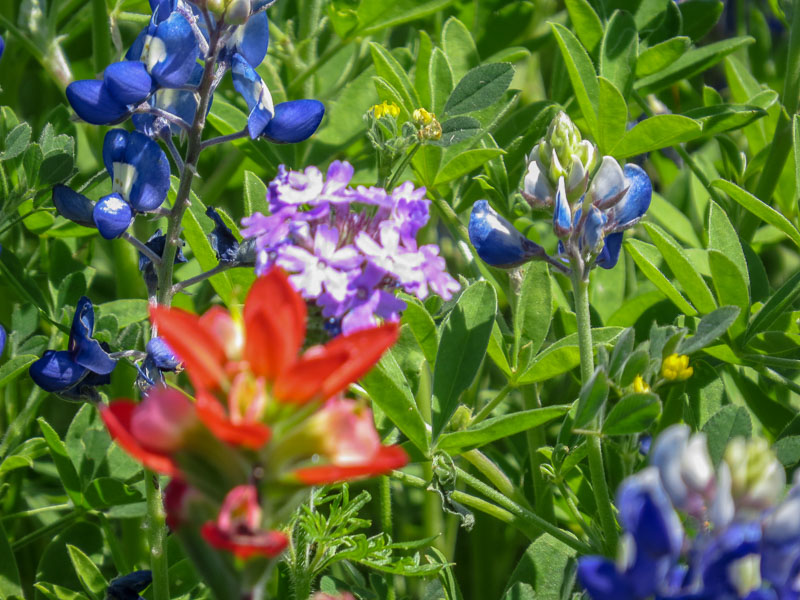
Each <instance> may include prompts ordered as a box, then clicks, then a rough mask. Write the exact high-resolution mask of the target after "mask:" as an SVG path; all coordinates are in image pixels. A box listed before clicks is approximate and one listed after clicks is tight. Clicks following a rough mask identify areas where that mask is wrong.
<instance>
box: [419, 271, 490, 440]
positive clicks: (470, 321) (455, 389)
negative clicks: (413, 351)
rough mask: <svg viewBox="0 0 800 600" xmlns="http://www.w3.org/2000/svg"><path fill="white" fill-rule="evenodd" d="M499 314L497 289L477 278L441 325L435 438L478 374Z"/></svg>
mask: <svg viewBox="0 0 800 600" xmlns="http://www.w3.org/2000/svg"><path fill="white" fill-rule="evenodd" d="M496 313H497V295H496V294H495V291H494V288H493V287H492V285H491V284H490V283H488V282H486V281H478V282H476V283H473V284H472V285H471V286H469V287H468V288H467V289H466V290H464V292H463V293H462V294H461V296H460V297H459V299H458V302H457V303H456V306H455V308H453V310H452V311H451V312H450V314H449V315H447V319H446V320H445V322H444V323H443V324H442V335H441V342H440V343H439V350H438V352H437V354H436V365H435V367H434V371H433V406H432V408H433V411H432V413H433V423H432V425H433V439H434V440H436V438H438V437H439V434H440V433H441V432H442V430H443V429H444V428H445V426H446V425H447V423H448V421H449V420H450V417H452V416H453V413H454V412H455V411H456V408H457V407H458V401H459V398H460V396H461V393H462V392H463V391H464V390H466V389H467V388H468V387H469V386H470V385H471V384H472V380H473V379H475V376H476V374H477V373H478V368H479V367H480V365H481V362H483V357H484V355H485V354H486V347H487V345H488V344H489V336H490V335H491V331H492V325H493V323H494V319H495V314H496Z"/></svg>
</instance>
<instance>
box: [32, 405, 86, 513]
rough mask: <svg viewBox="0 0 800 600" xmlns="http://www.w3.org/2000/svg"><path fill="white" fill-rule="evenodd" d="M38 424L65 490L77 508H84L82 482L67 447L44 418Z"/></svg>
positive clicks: (40, 418)
mask: <svg viewBox="0 0 800 600" xmlns="http://www.w3.org/2000/svg"><path fill="white" fill-rule="evenodd" d="M37 422H38V423H39V429H41V431H42V435H43V436H44V441H45V442H46V443H47V447H48V449H49V450H50V457H51V458H52V459H53V463H54V464H55V465H56V470H57V471H58V476H59V478H60V479H61V484H62V485H63V486H64V490H65V491H66V492H67V495H68V496H69V497H70V500H72V502H73V504H75V506H84V505H85V501H84V499H83V494H82V493H81V480H80V477H78V472H77V471H76V470H75V465H73V464H72V461H71V460H70V458H69V455H68V454H67V447H66V446H65V445H64V442H62V441H61V438H59V437H58V434H57V433H56V432H55V431H54V430H53V428H52V427H50V424H49V423H48V422H47V421H45V420H44V418H43V417H39V418H38V419H37Z"/></svg>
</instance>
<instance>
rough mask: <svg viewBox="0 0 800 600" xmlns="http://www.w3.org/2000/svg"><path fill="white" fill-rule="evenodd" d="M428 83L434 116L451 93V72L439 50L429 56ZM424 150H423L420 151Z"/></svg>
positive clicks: (439, 111)
mask: <svg viewBox="0 0 800 600" xmlns="http://www.w3.org/2000/svg"><path fill="white" fill-rule="evenodd" d="M428 70H429V73H428V81H429V82H430V92H429V93H430V96H431V110H432V111H433V112H435V113H436V114H439V113H441V112H442V111H443V110H444V105H445V103H446V102H447V99H448V98H449V97H450V94H451V92H452V91H453V71H452V67H451V66H450V62H449V61H448V60H447V56H446V55H445V53H444V52H443V51H442V49H441V48H434V49H433V54H431V64H430V67H429V69H428ZM422 150H423V151H424V150H426V149H425V148H423V149H422Z"/></svg>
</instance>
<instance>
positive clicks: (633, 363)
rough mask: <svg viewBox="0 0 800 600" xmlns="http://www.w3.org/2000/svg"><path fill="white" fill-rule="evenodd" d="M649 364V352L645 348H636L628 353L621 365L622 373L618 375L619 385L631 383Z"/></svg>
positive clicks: (624, 385) (625, 385)
mask: <svg viewBox="0 0 800 600" xmlns="http://www.w3.org/2000/svg"><path fill="white" fill-rule="evenodd" d="M649 365H650V354H649V353H648V352H647V350H636V351H634V352H633V353H632V354H630V356H628V357H627V359H626V360H625V364H624V365H623V367H622V373H621V374H620V377H619V385H620V387H628V386H629V385H631V384H632V383H633V380H634V379H636V376H637V375H641V374H643V373H644V372H645V370H647V367H648V366H649Z"/></svg>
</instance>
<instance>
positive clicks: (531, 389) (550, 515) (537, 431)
mask: <svg viewBox="0 0 800 600" xmlns="http://www.w3.org/2000/svg"><path fill="white" fill-rule="evenodd" d="M522 398H523V400H524V402H525V409H526V410H530V409H533V408H541V406H542V403H541V402H540V400H539V389H538V384H534V385H532V386H528V387H527V389H523V390H522ZM525 438H526V441H527V442H528V460H529V461H530V478H531V484H532V485H533V501H534V507H535V508H536V514H538V515H541V516H543V517H544V518H545V519H548V520H550V521H552V520H553V519H554V518H555V514H554V511H553V496H552V492H551V490H550V488H549V486H548V484H547V480H546V479H545V477H544V475H543V474H542V471H541V469H540V466H541V464H542V461H543V459H542V455H541V454H539V452H538V450H539V448H541V447H542V446H545V445H546V442H545V436H544V429H543V427H541V426H539V427H532V428H530V429H528V430H527V431H526V432H525Z"/></svg>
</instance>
